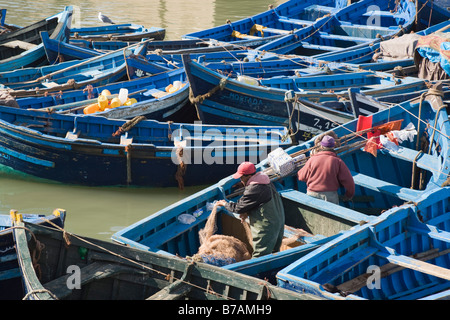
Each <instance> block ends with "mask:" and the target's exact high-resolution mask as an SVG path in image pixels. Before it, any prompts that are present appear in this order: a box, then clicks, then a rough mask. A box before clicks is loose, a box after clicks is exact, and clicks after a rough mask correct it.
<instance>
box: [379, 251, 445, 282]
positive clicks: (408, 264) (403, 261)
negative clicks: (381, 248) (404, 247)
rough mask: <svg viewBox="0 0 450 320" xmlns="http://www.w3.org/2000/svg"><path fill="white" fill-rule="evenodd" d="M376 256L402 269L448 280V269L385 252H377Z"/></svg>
mask: <svg viewBox="0 0 450 320" xmlns="http://www.w3.org/2000/svg"><path fill="white" fill-rule="evenodd" d="M376 255H377V256H380V257H382V258H385V259H387V260H388V261H389V262H391V263H394V264H396V265H399V266H402V267H404V268H408V269H411V270H415V271H418V272H423V273H426V274H429V275H432V276H435V277H438V278H442V279H445V280H450V269H447V268H442V267H439V266H435V265H433V264H431V263H427V262H423V261H420V260H417V259H414V258H410V257H407V256H403V255H395V254H389V253H387V252H377V253H376Z"/></svg>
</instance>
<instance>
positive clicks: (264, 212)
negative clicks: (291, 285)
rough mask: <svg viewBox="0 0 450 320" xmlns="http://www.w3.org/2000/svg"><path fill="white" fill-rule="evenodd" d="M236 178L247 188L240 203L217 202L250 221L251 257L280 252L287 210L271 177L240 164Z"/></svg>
mask: <svg viewBox="0 0 450 320" xmlns="http://www.w3.org/2000/svg"><path fill="white" fill-rule="evenodd" d="M233 178H234V179H240V180H241V182H242V184H243V185H244V186H245V190H244V194H243V195H242V197H241V198H240V199H239V200H238V201H237V202H232V201H230V202H228V201H226V200H219V201H217V205H218V206H224V207H225V208H226V209H227V210H228V211H230V212H235V213H237V214H239V215H240V217H241V219H242V220H243V221H244V220H245V219H246V218H247V216H248V218H249V220H250V229H251V232H252V238H253V254H252V257H254V258H255V257H259V256H263V255H266V254H270V253H272V252H277V251H279V250H280V246H281V241H282V240H283V234H284V208H283V204H282V202H281V197H280V195H279V194H278V192H277V190H276V189H275V186H274V185H273V184H272V182H271V181H270V179H269V177H268V176H267V175H266V174H265V173H263V172H256V167H255V165H254V164H253V163H251V162H243V163H241V164H240V165H239V167H238V169H237V172H236V173H235V174H234V175H233Z"/></svg>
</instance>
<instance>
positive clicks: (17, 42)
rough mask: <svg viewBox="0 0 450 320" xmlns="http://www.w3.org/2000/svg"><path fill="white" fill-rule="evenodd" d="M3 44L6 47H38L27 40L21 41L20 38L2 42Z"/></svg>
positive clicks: (28, 48) (27, 48)
mask: <svg viewBox="0 0 450 320" xmlns="http://www.w3.org/2000/svg"><path fill="white" fill-rule="evenodd" d="M1 45H2V46H4V47H8V48H13V49H14V48H20V49H22V50H31V49H33V48H35V47H37V45H36V44H33V43H29V42H25V41H20V40H14V41H10V42H6V43H2V44H1Z"/></svg>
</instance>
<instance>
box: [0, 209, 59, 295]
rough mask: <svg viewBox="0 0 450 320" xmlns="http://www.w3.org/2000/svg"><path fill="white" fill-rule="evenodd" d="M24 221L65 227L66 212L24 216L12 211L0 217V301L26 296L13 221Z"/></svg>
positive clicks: (56, 211) (57, 211)
mask: <svg viewBox="0 0 450 320" xmlns="http://www.w3.org/2000/svg"><path fill="white" fill-rule="evenodd" d="M19 215H20V217H21V218H22V220H23V221H26V222H29V223H33V224H37V225H45V226H51V225H52V224H55V225H57V226H59V227H64V221H65V218H66V212H65V210H62V209H56V210H54V212H53V213H52V214H50V215H43V214H24V213H18V212H17V210H11V212H10V215H0V299H1V300H19V299H21V298H22V297H23V296H24V295H25V292H24V289H23V285H22V277H21V274H20V270H19V264H18V261H17V254H16V250H15V247H14V238H13V228H12V226H13V221H14V220H15V219H16V217H18V216H19Z"/></svg>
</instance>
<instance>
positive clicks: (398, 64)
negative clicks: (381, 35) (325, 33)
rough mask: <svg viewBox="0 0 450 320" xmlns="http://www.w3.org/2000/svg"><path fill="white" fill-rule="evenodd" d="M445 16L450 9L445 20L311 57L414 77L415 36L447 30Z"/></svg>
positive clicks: (415, 74)
mask: <svg viewBox="0 0 450 320" xmlns="http://www.w3.org/2000/svg"><path fill="white" fill-rule="evenodd" d="M449 19H450V12H449V16H448V19H447V21H444V22H441V23H437V24H434V25H432V26H431V27H429V28H426V29H424V30H421V31H418V32H415V33H411V34H405V35H402V36H400V37H396V38H394V39H387V40H383V41H379V42H375V43H373V44H371V45H368V46H359V47H357V48H354V49H352V50H342V51H338V52H325V53H321V54H318V55H314V56H313V57H314V59H317V60H320V61H326V62H340V63H350V64H355V65H358V67H359V68H360V69H365V70H372V71H387V70H392V71H394V72H398V73H399V74H400V75H402V76H405V75H411V76H417V68H416V67H415V65H414V47H415V43H416V42H417V39H418V38H419V37H422V36H427V35H430V34H432V33H435V32H443V31H444V30H447V29H448V26H449V24H450V23H449V21H448V20H449ZM390 48H395V50H396V52H394V53H393V52H392V51H389V49H390ZM399 48H400V49H399Z"/></svg>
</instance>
